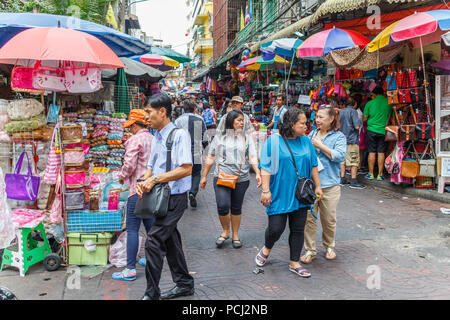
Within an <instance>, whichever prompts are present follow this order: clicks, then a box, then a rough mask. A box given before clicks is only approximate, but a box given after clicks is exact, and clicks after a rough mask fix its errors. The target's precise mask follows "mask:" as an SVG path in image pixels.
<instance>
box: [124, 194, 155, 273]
mask: <svg viewBox="0 0 450 320" xmlns="http://www.w3.org/2000/svg"><path fill="white" fill-rule="evenodd" d="M138 198H139V196H138V195H137V194H135V195H133V196H131V197H129V198H128V203H127V268H128V269H135V268H136V256H137V254H138V251H139V228H140V227H141V221H142V222H144V227H145V231H146V233H148V232H149V231H150V229H151V228H152V225H153V223H154V222H155V219H141V218H138V217H136V216H135V215H134V208H135V207H136V202H137V200H138Z"/></svg>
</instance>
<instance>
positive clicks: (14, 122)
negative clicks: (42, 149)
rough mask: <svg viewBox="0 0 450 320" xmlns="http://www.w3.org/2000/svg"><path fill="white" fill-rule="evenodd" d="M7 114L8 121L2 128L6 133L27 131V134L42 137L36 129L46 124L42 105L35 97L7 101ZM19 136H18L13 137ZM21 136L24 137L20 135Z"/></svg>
mask: <svg viewBox="0 0 450 320" xmlns="http://www.w3.org/2000/svg"><path fill="white" fill-rule="evenodd" d="M8 115H9V119H10V120H11V121H10V122H8V123H6V124H5V126H4V130H5V132H6V133H8V134H14V133H23V132H27V133H29V134H28V136H35V135H36V136H39V137H42V131H40V130H38V129H41V128H43V127H45V125H46V124H47V121H46V119H45V115H44V106H43V105H42V104H41V103H40V102H39V101H37V100H35V99H22V100H13V101H11V102H10V103H9V107H8ZM15 138H19V136H17V137H15ZM21 138H25V137H24V136H21Z"/></svg>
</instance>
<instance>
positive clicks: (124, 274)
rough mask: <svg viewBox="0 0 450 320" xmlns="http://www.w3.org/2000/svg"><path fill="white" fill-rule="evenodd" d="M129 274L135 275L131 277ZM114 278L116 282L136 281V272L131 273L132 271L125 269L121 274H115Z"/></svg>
mask: <svg viewBox="0 0 450 320" xmlns="http://www.w3.org/2000/svg"><path fill="white" fill-rule="evenodd" d="M129 272H130V273H132V274H134V276H129ZM112 278H113V279H114V280H123V281H133V280H136V271H134V272H131V270H130V269H124V270H122V271H121V272H114V273H113V274H112Z"/></svg>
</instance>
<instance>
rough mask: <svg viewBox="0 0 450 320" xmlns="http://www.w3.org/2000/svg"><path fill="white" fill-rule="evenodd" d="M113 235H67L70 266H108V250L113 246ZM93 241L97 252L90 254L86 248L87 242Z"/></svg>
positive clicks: (73, 233) (76, 233)
mask: <svg viewBox="0 0 450 320" xmlns="http://www.w3.org/2000/svg"><path fill="white" fill-rule="evenodd" d="M111 238H112V234H111V233H106V232H105V233H78V232H72V233H68V234H67V239H68V246H69V264H70V265H79V266H82V265H95V266H105V265H107V264H108V251H109V250H108V249H109V246H110V244H111ZM87 240H92V241H93V243H95V245H96V246H95V250H94V251H92V252H89V251H88V250H87V249H86V248H85V242H86V241H87Z"/></svg>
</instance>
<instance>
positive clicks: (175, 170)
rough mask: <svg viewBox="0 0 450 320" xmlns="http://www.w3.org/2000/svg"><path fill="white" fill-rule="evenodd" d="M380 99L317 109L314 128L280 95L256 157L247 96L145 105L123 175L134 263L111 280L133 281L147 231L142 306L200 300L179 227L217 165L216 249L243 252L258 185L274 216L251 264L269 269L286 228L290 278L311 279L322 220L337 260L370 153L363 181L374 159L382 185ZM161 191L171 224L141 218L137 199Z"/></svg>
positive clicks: (162, 99) (132, 122)
mask: <svg viewBox="0 0 450 320" xmlns="http://www.w3.org/2000/svg"><path fill="white" fill-rule="evenodd" d="M380 89H381V88H380ZM375 93H376V97H374V99H373V100H372V101H370V102H369V103H367V105H366V107H365V108H364V111H363V112H362V111H360V110H359V109H361V105H359V100H358V97H353V98H349V99H348V100H347V101H346V106H345V108H343V109H339V108H336V107H333V106H329V105H325V106H322V107H320V108H319V110H318V111H317V112H316V116H315V123H314V127H313V128H312V126H311V124H309V123H308V122H309V119H310V117H309V115H307V114H306V113H305V112H304V111H303V110H301V109H300V108H298V106H294V107H291V108H288V107H287V106H286V104H285V97H284V96H283V95H279V96H277V99H276V105H275V106H274V107H273V112H272V114H273V117H272V119H271V120H270V124H269V126H268V128H271V129H272V134H271V135H268V137H267V139H266V140H265V142H264V144H263V146H262V148H261V152H260V153H259V154H258V152H257V150H258V146H257V145H256V143H255V140H254V138H253V132H254V127H253V125H252V122H251V114H249V113H248V112H244V111H243V108H244V105H245V104H244V100H243V99H242V98H241V97H239V96H235V97H233V98H232V99H227V100H225V102H224V103H223V105H222V106H221V108H220V109H219V110H215V108H214V106H212V105H210V104H209V103H208V102H207V101H206V100H203V101H200V102H199V101H198V100H197V99H196V98H195V97H188V98H185V99H183V100H181V99H175V101H172V100H171V99H170V98H169V97H168V96H167V95H165V94H158V95H153V96H151V97H150V98H148V99H147V101H146V102H145V107H144V109H143V110H132V111H131V113H130V116H129V120H128V121H127V123H125V125H124V126H125V127H129V128H130V129H131V131H132V133H133V134H134V135H133V136H132V137H131V138H130V139H129V140H128V141H127V142H126V154H125V160H124V165H123V168H122V170H121V173H120V182H121V183H127V184H129V185H130V189H131V193H130V197H129V199H128V207H127V209H128V210H127V230H128V238H127V248H128V249H127V255H128V260H127V266H126V268H125V269H124V270H122V271H121V272H117V273H114V274H113V278H114V279H117V280H128V281H129V280H135V279H136V256H137V252H138V250H139V241H138V231H139V227H140V225H141V222H143V224H144V226H145V229H146V232H147V239H146V244H145V259H141V260H139V263H140V264H142V265H145V268H146V269H145V274H146V278H147V290H146V291H145V294H144V297H143V299H144V300H153V299H171V298H175V297H179V296H187V295H192V294H194V279H193V278H192V276H191V275H190V274H189V271H188V267H187V264H186V259H185V256H184V252H183V249H182V243H181V236H180V233H179V231H178V228H177V224H178V221H179V220H180V218H181V217H182V215H183V213H184V211H185V210H186V209H187V208H188V203H189V205H190V206H191V207H194V208H195V207H197V205H198V203H197V200H196V197H197V194H198V192H199V188H201V189H205V188H206V186H207V184H208V176H209V172H210V171H211V169H212V168H213V166H214V171H213V179H212V181H211V182H212V184H213V187H214V192H215V197H216V203H217V214H218V220H219V221H220V224H221V226H222V232H221V233H220V235H219V236H218V237H217V239H216V240H215V241H216V242H215V244H216V246H217V248H219V249H220V248H222V246H223V244H224V243H225V241H227V240H228V239H230V238H231V242H232V246H233V247H234V248H236V249H238V248H241V247H242V246H243V243H242V241H241V239H240V236H239V228H240V224H241V219H242V206H243V203H244V199H245V193H246V191H247V190H248V188H249V185H250V180H251V179H255V180H256V187H257V188H260V189H261V198H260V202H261V203H262V205H263V206H265V208H266V213H267V215H268V223H267V228H266V230H265V237H264V245H263V246H262V249H261V250H260V251H259V252H258V254H257V255H256V257H255V263H256V265H257V266H263V265H264V264H265V263H266V262H267V260H268V259H269V257H270V254H271V251H272V250H273V248H274V245H275V243H276V242H277V241H278V240H279V239H280V237H281V235H282V234H283V232H284V230H285V228H286V224H287V222H288V221H289V248H290V262H289V270H290V271H291V272H293V273H295V274H297V275H298V276H300V277H310V276H311V273H310V272H309V271H308V270H307V269H306V268H305V267H304V266H303V265H302V264H301V263H303V264H309V263H311V262H312V260H314V258H315V257H316V255H317V248H316V233H317V232H316V229H317V220H320V222H321V225H322V243H323V245H324V247H325V249H326V255H325V258H326V259H329V260H333V259H335V258H336V252H335V235H336V209H337V206H338V203H339V200H340V196H341V186H343V185H346V184H349V185H350V187H352V188H358V189H363V188H364V187H365V186H363V185H361V184H359V183H358V181H357V179H356V175H357V173H358V170H359V169H360V168H361V163H362V155H363V153H364V150H365V149H367V151H368V152H369V173H368V174H367V177H369V178H372V179H373V178H374V177H375V176H374V167H375V158H376V156H378V161H379V165H378V167H379V169H380V170H379V172H378V175H377V179H378V180H381V179H383V173H382V172H383V171H382V170H383V165H382V164H381V165H380V163H381V162H380V161H384V152H385V151H386V143H385V142H384V139H383V138H382V136H383V132H382V130H381V127H383V130H384V127H385V125H386V123H387V121H388V118H389V114H390V112H391V109H390V106H389V105H388V103H387V99H386V98H385V97H384V96H383V95H382V94H381V93H380V91H379V90H378V91H375ZM247 111H248V110H247ZM150 128H151V129H152V130H153V133H154V134H153V135H152V134H150V132H149V130H148V129H150ZM366 132H367V134H366ZM172 135H173V137H172ZM169 137H171V139H172V138H173V145H172V147H171V153H170V154H171V156H170V157H171V159H169V160H170V162H169V164H170V166H171V167H170V169H171V170H166V163H167V160H168V159H167V157H166V153H167V147H166V142H167V140H168V138H169ZM362 142H363V144H361V143H362ZM346 169H349V171H350V175H351V180H350V182H347V179H346V177H345V173H346ZM251 170H253V172H254V175H252V174H251ZM300 178H302V179H307V180H310V181H311V182H312V185H313V193H314V194H315V197H316V200H315V202H314V203H313V204H309V203H308V204H305V203H304V202H303V201H301V200H302V199H301V198H300V196H299V195H298V194H297V192H296V191H295V190H296V188H297V186H298V183H300V182H299V181H300V180H299V179H300ZM159 183H168V184H169V186H170V192H171V193H170V199H169V205H168V208H169V209H168V213H167V215H166V216H165V217H163V218H156V219H140V218H138V217H136V216H135V215H134V209H135V206H136V202H137V201H138V199H139V198H140V197H142V196H143V194H144V193H147V192H150V191H151V190H152V189H153V188H154V186H155V185H156V184H159ZM303 246H304V254H303V255H302V256H301V254H302V251H303ZM164 257H166V258H167V262H168V265H169V268H170V271H171V274H172V278H173V281H174V282H175V283H176V286H175V287H174V288H172V289H171V290H169V291H167V292H163V293H161V292H160V289H159V281H160V278H161V272H162V267H163V260H164ZM300 262H301V263H300Z"/></svg>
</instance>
